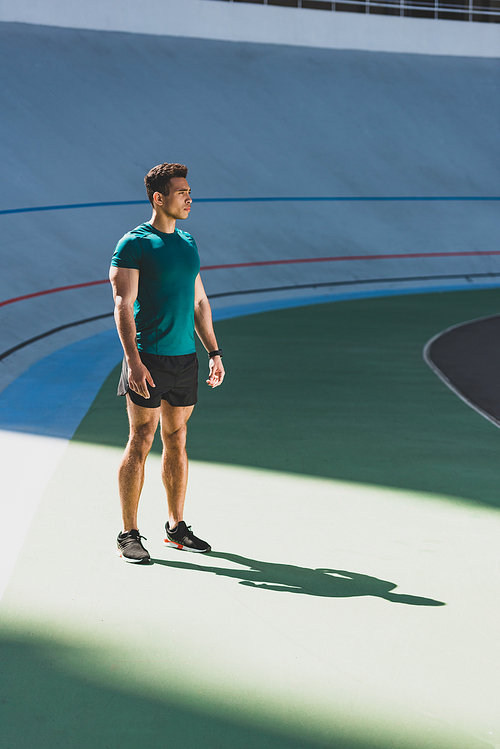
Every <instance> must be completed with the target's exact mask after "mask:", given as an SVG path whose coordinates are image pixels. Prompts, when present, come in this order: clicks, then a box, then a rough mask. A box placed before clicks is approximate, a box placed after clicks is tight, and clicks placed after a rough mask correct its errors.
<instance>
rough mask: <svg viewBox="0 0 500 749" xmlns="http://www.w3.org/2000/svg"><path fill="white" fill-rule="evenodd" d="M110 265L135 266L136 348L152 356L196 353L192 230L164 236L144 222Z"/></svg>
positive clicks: (196, 257)
mask: <svg viewBox="0 0 500 749" xmlns="http://www.w3.org/2000/svg"><path fill="white" fill-rule="evenodd" d="M111 265H112V266H115V267H117V268H136V269H137V270H138V271H139V291H138V294H137V299H136V301H135V303H134V318H135V326H136V331H137V348H138V349H139V351H144V352H146V353H149V354H161V355H164V356H179V355H182V354H192V353H193V352H194V351H195V342H194V282H195V279H196V276H197V275H198V273H199V272H200V258H199V255H198V248H197V247H196V242H195V241H194V239H193V237H192V236H191V234H188V233H187V232H185V231H181V230H180V229H175V231H174V232H173V233H172V234H165V233H164V232H161V231H158V230H157V229H155V228H153V227H152V226H151V224H141V225H140V226H138V227H136V228H135V229H133V230H132V231H131V232H128V234H125V236H124V237H122V238H121V239H120V241H119V242H118V244H117V246H116V249H115V252H114V254H113V258H112V260H111Z"/></svg>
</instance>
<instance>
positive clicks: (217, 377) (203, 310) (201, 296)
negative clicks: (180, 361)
mask: <svg viewBox="0 0 500 749" xmlns="http://www.w3.org/2000/svg"><path fill="white" fill-rule="evenodd" d="M194 326H195V329H196V332H197V334H198V338H199V339H200V341H201V342H202V344H203V345H204V346H205V348H206V350H207V351H208V353H210V352H211V351H217V350H218V348H219V347H218V345H217V338H216V337H215V333H214V326H213V323H212V310H211V308H210V302H209V301H208V297H207V295H206V293H205V289H204V288H203V283H202V281H201V277H200V275H199V274H198V275H197V277H196V281H195V284H194ZM209 368H210V371H209V376H208V380H207V385H210V387H212V388H216V387H217V386H218V385H221V384H222V380H223V379H224V374H225V372H224V366H223V364H222V359H221V357H220V356H214V358H213V359H210V362H209Z"/></svg>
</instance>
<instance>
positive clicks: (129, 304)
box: [109, 265, 155, 398]
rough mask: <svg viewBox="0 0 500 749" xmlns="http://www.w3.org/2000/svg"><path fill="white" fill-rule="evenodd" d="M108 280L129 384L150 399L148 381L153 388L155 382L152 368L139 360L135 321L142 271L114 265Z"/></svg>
mask: <svg viewBox="0 0 500 749" xmlns="http://www.w3.org/2000/svg"><path fill="white" fill-rule="evenodd" d="M109 280H110V281H111V286H112V287H113V298H114V300H115V322H116V327H117V330H118V335H119V336H120V341H121V342H122V346H123V351H124V352H125V358H126V360H127V365H128V369H129V373H128V375H129V382H128V384H129V387H130V389H131V390H133V391H134V392H135V393H137V394H138V395H142V397H143V398H149V390H148V387H147V384H146V383H148V382H149V384H150V385H151V387H154V386H155V384H154V382H153V378H152V377H151V374H150V372H149V370H148V369H147V368H146V367H145V366H144V364H143V363H142V361H141V359H140V356H139V351H138V350H137V342H136V330H135V321H134V302H135V300H136V299H137V292H138V290H139V271H138V270H136V269H135V268H116V267H115V266H114V265H112V266H111V268H110V271H109Z"/></svg>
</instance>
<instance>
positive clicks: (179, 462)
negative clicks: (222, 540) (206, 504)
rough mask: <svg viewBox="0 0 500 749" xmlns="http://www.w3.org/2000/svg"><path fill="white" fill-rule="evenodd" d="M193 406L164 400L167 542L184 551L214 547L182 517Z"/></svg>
mask: <svg viewBox="0 0 500 749" xmlns="http://www.w3.org/2000/svg"><path fill="white" fill-rule="evenodd" d="M193 408H194V406H171V405H170V404H169V403H167V402H166V401H162V403H161V417H160V418H161V438H162V440H163V462H162V478H163V484H164V486H165V489H166V492H167V502H168V523H167V524H166V526H165V545H166V546H170V547H173V548H175V549H181V550H184V551H195V552H206V551H211V546H210V544H207V542H206V541H203V540H202V539H201V538H198V537H197V536H195V535H194V533H193V532H192V530H191V527H190V526H189V527H188V526H187V525H186V523H185V522H184V520H183V512H184V500H185V498H186V488H187V477H188V459H187V453H186V435H187V422H188V419H189V417H190V416H191V414H192V412H193Z"/></svg>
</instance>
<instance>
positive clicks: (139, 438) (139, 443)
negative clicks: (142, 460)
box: [129, 424, 156, 457]
mask: <svg viewBox="0 0 500 749" xmlns="http://www.w3.org/2000/svg"><path fill="white" fill-rule="evenodd" d="M155 432H156V429H153V428H152V427H151V426H150V425H149V424H141V425H138V426H134V427H132V428H131V429H130V436H129V449H130V450H131V451H132V452H133V453H135V454H137V455H138V456H144V457H146V456H147V455H148V453H149V451H150V450H151V447H152V446H153V440H154V438H155Z"/></svg>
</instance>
